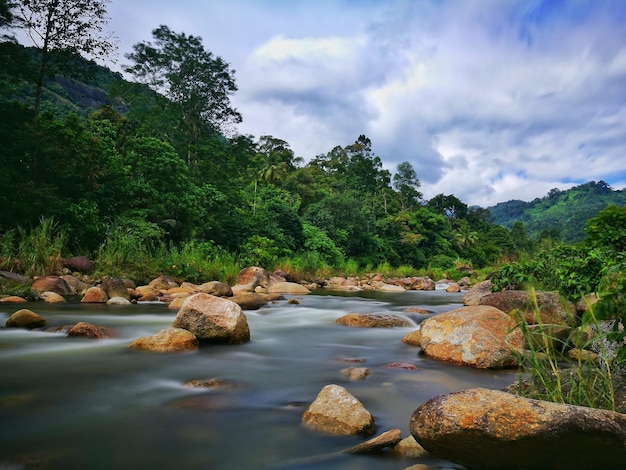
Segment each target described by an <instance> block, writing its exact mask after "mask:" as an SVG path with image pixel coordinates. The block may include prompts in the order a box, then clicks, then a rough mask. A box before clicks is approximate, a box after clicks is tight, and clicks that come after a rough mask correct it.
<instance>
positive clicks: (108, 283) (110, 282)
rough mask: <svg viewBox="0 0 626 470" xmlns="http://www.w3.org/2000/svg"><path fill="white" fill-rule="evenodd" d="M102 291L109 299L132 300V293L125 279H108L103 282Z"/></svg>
mask: <svg viewBox="0 0 626 470" xmlns="http://www.w3.org/2000/svg"><path fill="white" fill-rule="evenodd" d="M100 289H102V290H103V291H104V292H106V294H107V296H108V297H109V298H113V297H122V298H123V299H126V300H130V293H129V292H128V287H126V283H125V282H124V279H121V278H119V277H107V278H105V279H103V280H102V283H101V284H100Z"/></svg>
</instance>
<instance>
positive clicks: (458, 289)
mask: <svg viewBox="0 0 626 470" xmlns="http://www.w3.org/2000/svg"><path fill="white" fill-rule="evenodd" d="M446 292H461V286H460V285H458V284H457V283H456V282H453V283H451V284H449V285H448V287H446Z"/></svg>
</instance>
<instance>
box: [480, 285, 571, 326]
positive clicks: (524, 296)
mask: <svg viewBox="0 0 626 470" xmlns="http://www.w3.org/2000/svg"><path fill="white" fill-rule="evenodd" d="M479 305H489V306H492V307H496V308H497V309H500V310H502V311H503V312H505V313H508V314H509V315H513V316H514V317H515V318H516V319H519V317H518V315H519V314H521V316H522V317H523V319H524V321H525V322H526V323H528V324H529V325H534V324H536V323H543V324H544V325H548V324H551V325H573V324H574V323H575V316H576V308H575V307H574V304H572V303H571V302H569V301H566V300H563V299H562V298H561V297H560V296H559V294H557V293H556V292H545V291H537V292H528V291H525V290H505V291H502V292H492V293H490V294H487V295H485V296H483V297H481V299H480V302H479ZM518 312H519V313H518ZM537 315H538V316H537Z"/></svg>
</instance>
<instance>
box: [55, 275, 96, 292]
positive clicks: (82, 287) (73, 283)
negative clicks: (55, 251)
mask: <svg viewBox="0 0 626 470" xmlns="http://www.w3.org/2000/svg"><path fill="white" fill-rule="evenodd" d="M61 279H63V280H64V281H65V282H66V283H67V285H68V286H70V289H71V290H72V293H73V294H74V293H76V294H82V293H83V292H84V291H86V290H87V289H89V288H90V287H91V286H92V285H93V284H88V283H86V282H84V281H81V280H80V279H78V278H77V277H75V276H72V275H71V274H64V275H63V276H61Z"/></svg>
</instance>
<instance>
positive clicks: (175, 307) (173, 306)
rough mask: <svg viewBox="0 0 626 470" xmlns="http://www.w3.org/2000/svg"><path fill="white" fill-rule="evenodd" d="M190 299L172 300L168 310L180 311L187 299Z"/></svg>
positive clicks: (178, 298)
mask: <svg viewBox="0 0 626 470" xmlns="http://www.w3.org/2000/svg"><path fill="white" fill-rule="evenodd" d="M187 297H189V296H188V295H187V296H185V297H176V298H174V299H172V301H171V302H170V303H168V304H167V308H171V309H172V310H180V307H182V306H183V303H185V299H187Z"/></svg>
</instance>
